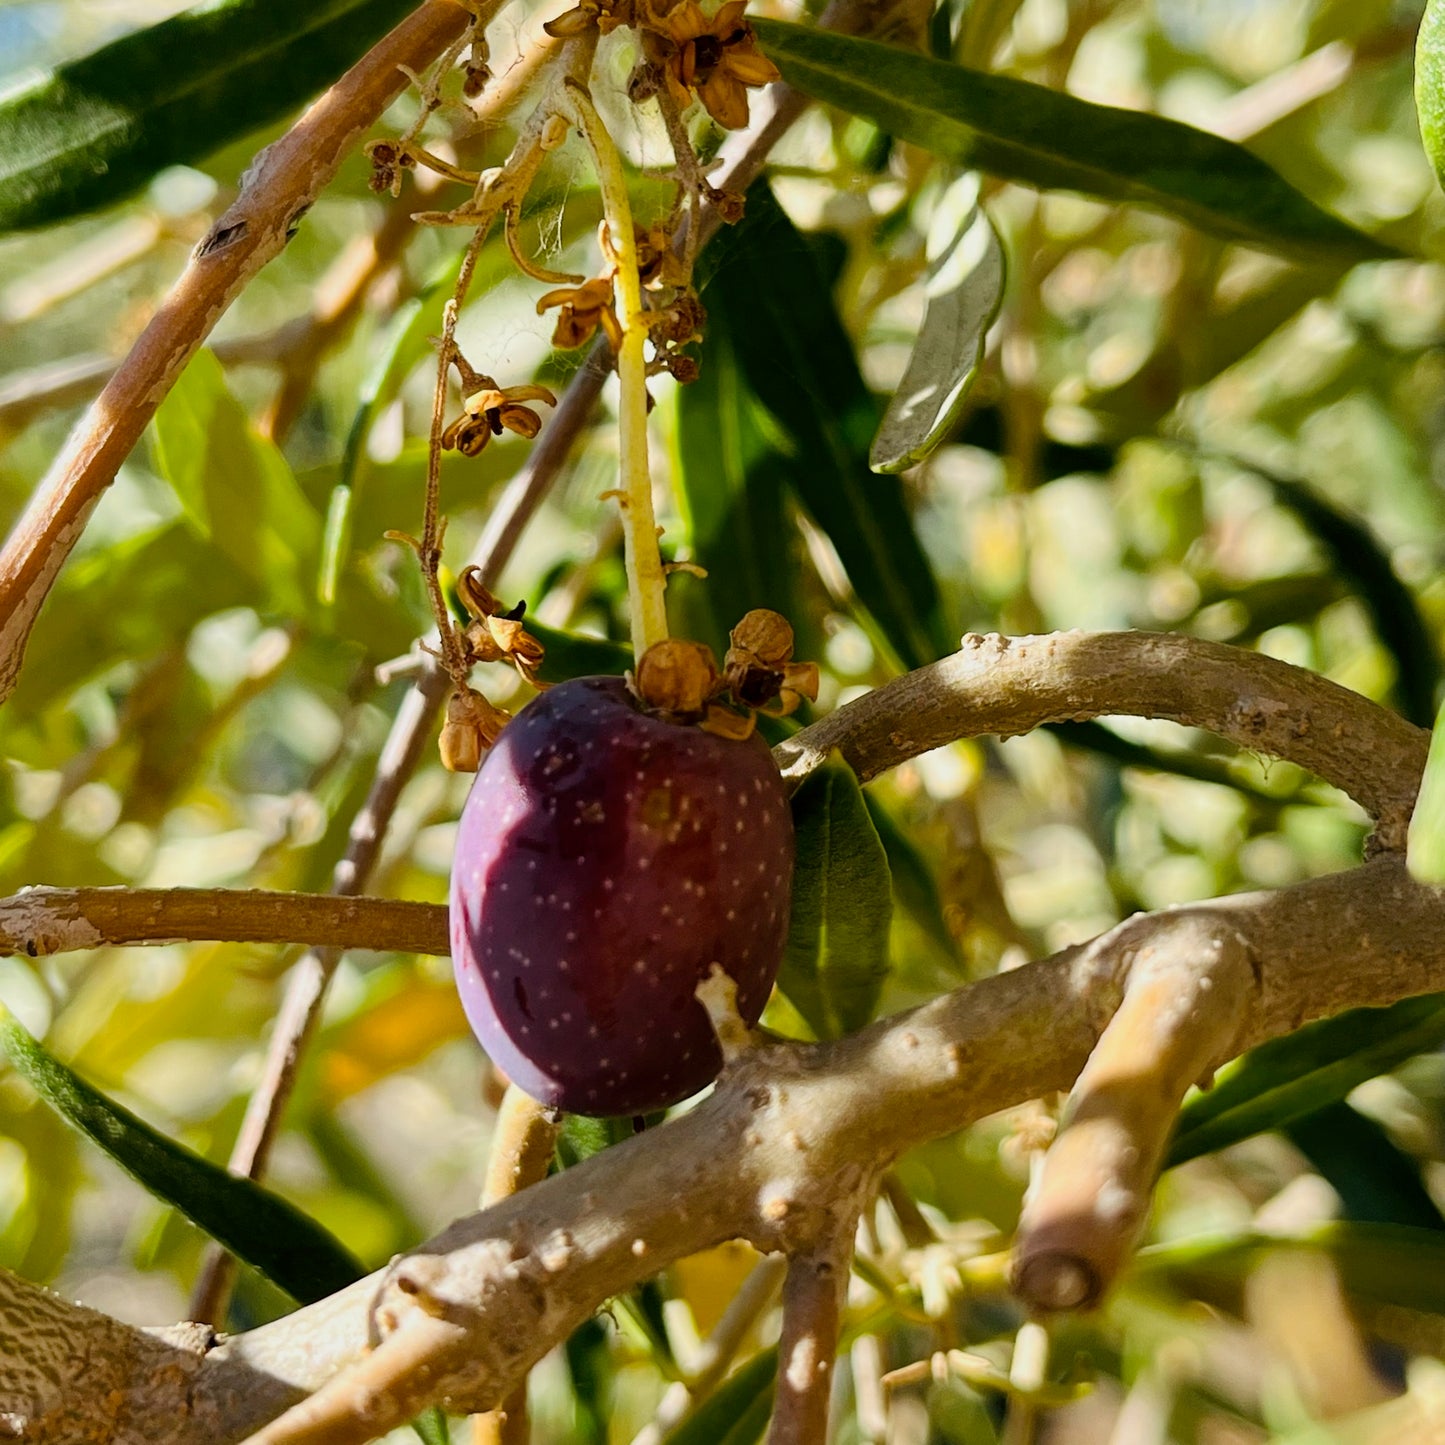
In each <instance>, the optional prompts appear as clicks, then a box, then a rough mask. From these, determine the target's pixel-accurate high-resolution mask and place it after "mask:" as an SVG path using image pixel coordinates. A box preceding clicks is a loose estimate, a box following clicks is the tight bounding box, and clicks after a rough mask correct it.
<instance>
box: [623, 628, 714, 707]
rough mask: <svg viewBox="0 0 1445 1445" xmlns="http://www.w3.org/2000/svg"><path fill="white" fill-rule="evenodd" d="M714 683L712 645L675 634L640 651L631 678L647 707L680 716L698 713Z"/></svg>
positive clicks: (705, 702) (709, 695)
mask: <svg viewBox="0 0 1445 1445" xmlns="http://www.w3.org/2000/svg"><path fill="white" fill-rule="evenodd" d="M717 686H718V673H717V661H716V659H714V657H713V655H712V648H710V647H708V646H707V645H706V644H704V643H701V642H684V641H682V640H681V639H680V638H676V637H670V638H668V639H666V640H665V641H663V642H656V643H654V644H653V645H652V646H651V647H649V648H648V649H647V651H646V652H645V653H643V654H642V659H641V661H639V662H638V664H637V673H636V678H635V681H634V687H635V689H636V691H637V693H638V695H639V696H640V697H641V698H642V700H643V702H645V703H646V704H647V705H648V706H649V707H653V708H657V709H658V710H659V711H661V712H671V713H677V714H678V715H679V716H681V717H700V716H701V715H702V713H703V712H704V710H705V709H706V707H707V701H708V699H709V698H710V697H711V696H712V695H713V693H714V692H716V691H717Z"/></svg>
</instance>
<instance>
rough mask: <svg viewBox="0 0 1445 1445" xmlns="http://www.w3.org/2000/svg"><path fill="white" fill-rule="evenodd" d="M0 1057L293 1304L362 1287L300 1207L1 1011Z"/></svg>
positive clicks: (346, 1254)
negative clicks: (161, 1127) (206, 1153)
mask: <svg viewBox="0 0 1445 1445" xmlns="http://www.w3.org/2000/svg"><path fill="white" fill-rule="evenodd" d="M0 1052H3V1053H4V1054H5V1055H6V1056H7V1057H8V1058H9V1060H10V1063H11V1065H12V1066H13V1067H14V1069H15V1071H16V1072H17V1073H18V1074H20V1075H21V1077H22V1078H24V1079H25V1081H26V1082H27V1083H28V1084H29V1085H30V1086H31V1088H33V1089H34V1090H35V1092H36V1093H37V1094H39V1095H40V1097H41V1098H42V1099H44V1100H45V1102H46V1103H47V1104H49V1105H50V1106H51V1108H53V1109H55V1110H56V1112H57V1113H59V1114H60V1115H61V1116H62V1117H63V1118H64V1119H65V1120H66V1121H67V1122H68V1123H70V1124H73V1125H74V1126H75V1128H77V1129H79V1130H80V1131H81V1133H83V1134H85V1135H87V1136H89V1138H91V1139H92V1140H93V1141H94V1142H95V1143H97V1144H98V1145H100V1147H101V1148H102V1149H104V1150H105V1152H106V1153H107V1154H109V1155H110V1157H111V1158H112V1159H114V1160H115V1162H116V1163H117V1164H119V1165H120V1166H121V1168H122V1169H124V1170H125V1171H126V1172H127V1173H128V1174H130V1175H132V1176H133V1177H134V1178H135V1179H136V1180H137V1181H138V1182H139V1183H141V1184H142V1185H144V1186H145V1187H146V1188H147V1189H148V1190H150V1192H151V1193H152V1194H154V1195H155V1196H156V1198H158V1199H162V1200H164V1201H165V1202H166V1203H167V1204H169V1205H172V1206H173V1207H174V1208H176V1209H178V1210H179V1211H180V1212H181V1213H182V1214H184V1215H185V1216H186V1218H187V1219H189V1220H190V1221H191V1223H192V1224H194V1225H196V1226H197V1228H199V1229H203V1230H204V1231H205V1232H206V1233H207V1234H209V1235H210V1236H211V1238H212V1239H215V1240H217V1241H218V1242H219V1243H220V1244H222V1245H224V1246H225V1247H226V1248H227V1249H229V1250H230V1251H231V1253H232V1254H234V1255H235V1256H236V1258H237V1259H240V1260H242V1261H244V1262H245V1263H246V1264H249V1265H251V1266H252V1267H253V1268H255V1269H257V1270H259V1271H260V1272H261V1273H262V1274H264V1275H265V1276H266V1278H267V1279H269V1280H270V1281H271V1282H272V1283H273V1284H276V1285H279V1286H280V1287H281V1288H282V1289H284V1290H285V1291H286V1292H287V1293H288V1294H289V1295H291V1296H292V1297H293V1298H295V1299H298V1300H300V1301H301V1302H302V1303H303V1304H308V1303H310V1302H311V1301H313V1300H318V1299H325V1298H326V1296H327V1295H330V1294H334V1293H335V1292H336V1291H337V1290H339V1289H341V1288H343V1287H344V1286H346V1285H348V1284H350V1283H351V1282H352V1281H353V1280H356V1279H360V1278H361V1276H362V1275H363V1274H365V1273H366V1271H365V1269H364V1268H363V1267H362V1264H361V1262H360V1261H359V1260H358V1259H356V1257H355V1256H354V1255H352V1253H351V1252H350V1251H349V1250H348V1249H347V1248H346V1247H345V1245H343V1244H342V1243H341V1242H340V1241H339V1240H338V1239H337V1238H336V1237H335V1236H334V1235H332V1234H331V1233H330V1232H329V1231H328V1230H326V1229H323V1228H322V1226H321V1225H319V1224H318V1223H317V1222H316V1221H315V1220H314V1219H311V1218H310V1217H309V1216H307V1215H305V1214H303V1213H302V1212H301V1210H299V1209H297V1208H296V1206H295V1205H294V1204H290V1203H288V1202H287V1201H286V1200H284V1199H282V1198H281V1197H280V1196H279V1195H276V1194H272V1193H271V1191H270V1190H268V1189H263V1188H262V1187H261V1185H259V1184H257V1183H255V1182H254V1181H253V1180H250V1179H242V1178H239V1177H238V1176H236V1175H234V1174H230V1173H228V1172H227V1171H226V1170H224V1169H222V1168H221V1167H220V1166H219V1165H217V1164H212V1163H211V1162H210V1161H209V1160H207V1159H203V1158H201V1156H200V1155H199V1154H196V1153H193V1152H192V1151H191V1150H190V1149H187V1148H186V1147H185V1146H184V1145H181V1144H177V1143H176V1142H175V1140H173V1139H167V1138H166V1136H165V1135H164V1134H162V1133H160V1132H159V1131H158V1130H156V1129H153V1128H151V1126H150V1125H149V1124H147V1123H145V1121H144V1120H142V1119H139V1118H137V1117H136V1115H134V1114H132V1113H131V1111H130V1110H129V1109H126V1108H124V1107H123V1106H122V1105H120V1104H117V1103H116V1102H115V1100H114V1099H111V1098H109V1097H107V1096H106V1095H105V1094H103V1093H102V1092H101V1091H100V1090H99V1089H97V1088H96V1087H95V1086H94V1085H93V1084H88V1083H86V1081H85V1080H84V1079H82V1078H81V1077H80V1076H79V1075H78V1074H77V1073H75V1072H74V1070H72V1069H70V1068H69V1067H67V1066H66V1065H65V1064H63V1063H61V1062H60V1060H59V1059H57V1058H56V1057H55V1056H54V1055H53V1054H51V1053H50V1052H49V1050H47V1049H46V1048H45V1046H44V1045H43V1044H42V1043H40V1041H39V1040H38V1039H36V1038H34V1037H32V1036H31V1034H30V1033H29V1032H28V1031H27V1030H26V1029H25V1028H24V1027H23V1026H22V1025H21V1024H20V1023H19V1021H18V1020H17V1019H16V1018H15V1017H14V1015H12V1014H11V1013H10V1011H9V1010H8V1009H6V1008H4V1007H3V1005H0Z"/></svg>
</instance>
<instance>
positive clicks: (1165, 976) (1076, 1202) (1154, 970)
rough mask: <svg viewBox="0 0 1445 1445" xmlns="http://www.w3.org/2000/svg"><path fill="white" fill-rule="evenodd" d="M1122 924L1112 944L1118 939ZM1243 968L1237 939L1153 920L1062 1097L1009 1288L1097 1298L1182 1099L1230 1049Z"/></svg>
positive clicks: (1193, 924)
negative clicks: (1117, 999)
mask: <svg viewBox="0 0 1445 1445" xmlns="http://www.w3.org/2000/svg"><path fill="white" fill-rule="evenodd" d="M1128 927H1129V926H1128V925H1127V924H1125V925H1124V927H1123V928H1122V929H1119V930H1117V932H1116V940H1117V942H1116V946H1118V947H1120V948H1121V949H1123V950H1124V952H1125V956H1129V950H1128V939H1127V933H1128ZM1252 983H1253V972H1252V969H1251V959H1250V956H1249V950H1248V947H1247V946H1246V944H1245V942H1244V940H1243V939H1241V938H1239V937H1235V936H1231V935H1230V934H1228V933H1227V932H1225V931H1223V930H1221V929H1220V928H1219V927H1218V925H1217V924H1211V925H1208V926H1201V924H1200V923H1199V921H1198V920H1193V919H1190V918H1188V917H1185V918H1184V919H1182V920H1181V922H1180V924H1179V925H1178V926H1177V927H1174V928H1171V927H1170V926H1169V921H1168V917H1167V915H1166V916H1165V918H1164V919H1163V920H1162V921H1161V920H1155V921H1154V924H1153V926H1152V927H1151V928H1150V929H1149V935H1148V940H1147V942H1145V943H1143V944H1142V945H1141V947H1140V950H1139V952H1138V954H1137V955H1134V962H1133V964H1132V966H1131V968H1130V971H1129V977H1128V982H1127V984H1126V986H1125V991H1124V999H1123V1002H1122V1003H1121V1004H1120V1005H1119V1007H1118V1009H1117V1010H1116V1011H1115V1013H1114V1016H1113V1017H1112V1018H1111V1019H1110V1020H1109V1023H1108V1026H1107V1027H1106V1028H1105V1029H1104V1032H1103V1034H1102V1036H1101V1037H1100V1039H1099V1042H1098V1044H1097V1045H1096V1046H1095V1048H1094V1051H1093V1053H1092V1054H1090V1056H1089V1062H1088V1063H1087V1064H1086V1065H1085V1067H1084V1071H1083V1073H1081V1074H1080V1075H1079V1078H1078V1081H1077V1082H1076V1083H1075V1085H1074V1088H1073V1092H1072V1093H1071V1094H1070V1096H1069V1102H1068V1104H1067V1105H1066V1106H1065V1110H1064V1117H1063V1122H1062V1124H1061V1126H1060V1132H1059V1135H1058V1137H1057V1138H1056V1139H1055V1140H1054V1142H1053V1144H1052V1146H1051V1147H1050V1148H1049V1151H1048V1153H1047V1155H1045V1157H1044V1161H1043V1168H1042V1170H1041V1171H1040V1174H1039V1177H1038V1179H1037V1181H1036V1183H1035V1185H1034V1187H1033V1189H1032V1191H1031V1193H1030V1196H1029V1199H1028V1202H1027V1203H1026V1204H1025V1206H1024V1211H1023V1217H1022V1218H1021V1219H1020V1221H1019V1227H1018V1234H1017V1237H1016V1239H1015V1242H1014V1250H1013V1270H1012V1274H1013V1287H1014V1290H1015V1292H1016V1293H1017V1294H1018V1295H1019V1296H1020V1298H1022V1299H1023V1300H1024V1301H1025V1302H1026V1303H1027V1304H1029V1305H1031V1306H1033V1307H1034V1308H1035V1309H1038V1310H1073V1309H1082V1308H1085V1307H1087V1306H1089V1305H1092V1304H1095V1303H1096V1302H1097V1301H1098V1299H1099V1297H1100V1296H1101V1295H1102V1294H1103V1292H1104V1291H1105V1290H1106V1289H1107V1288H1108V1287H1109V1285H1110V1284H1112V1283H1113V1281H1114V1278H1115V1277H1116V1276H1117V1275H1118V1273H1119V1270H1120V1269H1121V1268H1122V1267H1123V1265H1124V1263H1125V1262H1126V1260H1127V1259H1128V1258H1129V1256H1130V1255H1131V1254H1132V1253H1133V1250H1134V1245H1135V1243H1136V1242H1137V1240H1138V1238H1139V1233H1140V1231H1141V1230H1142V1229H1143V1227H1144V1221H1145V1217H1146V1215H1147V1213H1148V1208H1149V1199H1150V1195H1151V1194H1152V1192H1153V1188H1154V1177H1155V1175H1156V1173H1157V1172H1158V1168H1159V1161H1160V1160H1161V1159H1162V1158H1163V1157H1164V1149H1165V1146H1166V1144H1167V1143H1168V1141H1169V1135H1170V1132H1171V1131H1172V1129H1173V1127H1174V1119H1175V1115H1176V1114H1177V1113H1178V1110H1179V1103H1180V1100H1182V1099H1183V1097H1184V1094H1185V1091H1186V1090H1187V1089H1188V1088H1189V1086H1190V1085H1191V1084H1195V1083H1198V1082H1199V1081H1200V1080H1201V1079H1203V1078H1207V1076H1208V1071H1209V1069H1210V1067H1211V1065H1212V1064H1214V1063H1217V1062H1219V1061H1220V1060H1221V1059H1224V1058H1228V1057H1230V1056H1231V1055H1232V1054H1233V1053H1235V1052H1236V1050H1235V1048H1234V1041H1235V1038H1236V1037H1237V1036H1238V1034H1239V1031H1240V1028H1241V1026H1242V1024H1243V1021H1244V1010H1245V1008H1246V1006H1247V1004H1248V1002H1249V998H1250V992H1251V985H1252Z"/></svg>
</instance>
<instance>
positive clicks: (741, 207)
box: [707, 186, 748, 226]
mask: <svg viewBox="0 0 1445 1445" xmlns="http://www.w3.org/2000/svg"><path fill="white" fill-rule="evenodd" d="M707 198H708V200H709V201H711V202H712V204H713V206H714V208H715V209H716V211H717V213H718V219H719V220H720V221H722V223H723V225H725V226H736V225H737V223H738V222H739V221H741V220H742V218H743V212H744V211H745V210H747V205H748V201H747V197H746V196H744V195H743V193H742V192H741V191H720V190H718V189H717V188H716V187H711V186H710V187H709V188H708V193H707Z"/></svg>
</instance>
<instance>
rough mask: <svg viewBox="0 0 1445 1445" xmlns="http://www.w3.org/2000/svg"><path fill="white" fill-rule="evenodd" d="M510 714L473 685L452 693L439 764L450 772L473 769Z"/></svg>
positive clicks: (479, 763) (498, 734)
mask: <svg viewBox="0 0 1445 1445" xmlns="http://www.w3.org/2000/svg"><path fill="white" fill-rule="evenodd" d="M509 716H510V714H508V713H506V712H503V711H502V709H501V708H498V707H493V706H492V704H491V703H489V702H488V701H487V700H486V698H484V697H483V696H482V695H481V693H479V692H477V691H476V690H475V689H474V688H470V687H469V688H466V689H465V690H464V691H460V692H454V693H452V695H451V697H449V698H448V699H447V720H446V722H445V723H443V724H442V735H441V755H442V766H443V767H444V768H446V769H447V770H448V772H453V773H474V772H476V770H477V769H478V768H479V767H481V765H482V754H483V753H484V752H486V751H487V749H488V748H490V747H491V746H492V744H493V743H494V742H496V740H497V738H498V737H499V736H500V734H501V731H502V729H503V727H505V726H506V724H507V720H508V718H509Z"/></svg>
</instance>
